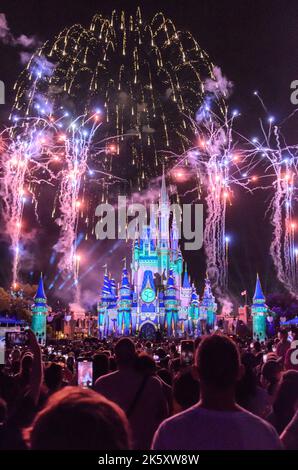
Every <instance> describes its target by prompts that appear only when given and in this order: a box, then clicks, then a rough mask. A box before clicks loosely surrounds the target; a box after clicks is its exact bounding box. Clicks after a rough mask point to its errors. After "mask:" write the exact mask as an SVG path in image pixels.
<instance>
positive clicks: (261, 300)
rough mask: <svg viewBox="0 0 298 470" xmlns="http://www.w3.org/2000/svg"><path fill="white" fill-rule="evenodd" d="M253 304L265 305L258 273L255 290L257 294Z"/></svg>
mask: <svg viewBox="0 0 298 470" xmlns="http://www.w3.org/2000/svg"><path fill="white" fill-rule="evenodd" d="M253 303H258V304H260V303H265V296H264V293H263V289H262V286H261V281H260V278H259V274H258V273H257V279H256V288H255V293H254V296H253Z"/></svg>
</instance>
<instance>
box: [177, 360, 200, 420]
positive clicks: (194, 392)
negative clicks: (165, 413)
mask: <svg viewBox="0 0 298 470" xmlns="http://www.w3.org/2000/svg"><path fill="white" fill-rule="evenodd" d="M199 398H200V384H199V381H198V379H197V378H196V377H194V373H193V371H192V369H186V370H184V371H181V372H179V373H178V374H177V375H176V377H175V378H174V382H173V399H174V413H179V412H180V411H184V410H187V408H190V407H191V406H193V405H195V404H196V403H198V401H199Z"/></svg>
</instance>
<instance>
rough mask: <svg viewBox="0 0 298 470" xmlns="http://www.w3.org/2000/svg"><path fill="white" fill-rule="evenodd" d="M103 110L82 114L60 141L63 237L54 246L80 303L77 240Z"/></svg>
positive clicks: (60, 193) (58, 219)
mask: <svg viewBox="0 0 298 470" xmlns="http://www.w3.org/2000/svg"><path fill="white" fill-rule="evenodd" d="M99 114H100V113H99V112H96V113H95V114H94V115H92V116H90V117H88V118H87V117H86V116H79V117H78V118H76V119H75V120H73V121H72V122H71V124H70V125H69V126H68V127H67V129H66V131H65V133H63V134H60V136H59V137H58V140H59V141H60V142H62V143H63V148H64V167H63V169H62V170H61V173H60V189H59V196H58V199H59V211H60V216H59V217H58V218H57V219H56V222H57V224H58V225H59V226H60V237H59V240H58V242H57V243H56V245H55V246H54V249H55V250H56V252H57V253H59V254H60V255H61V258H60V261H59V264H58V268H59V269H60V270H61V271H62V272H65V273H70V272H72V273H73V280H74V284H75V286H76V300H75V301H76V302H79V286H78V275H79V265H80V259H81V258H80V254H78V253H77V246H76V239H77V229H78V222H79V215H80V211H81V209H82V206H83V205H84V198H83V197H82V198H81V196H82V190H83V185H82V179H83V178H84V176H85V174H86V171H87V169H88V159H89V157H90V147H91V144H92V142H93V139H94V135H95V133H96V131H97V130H98V128H99V127H100V125H101V122H99V121H100V118H99Z"/></svg>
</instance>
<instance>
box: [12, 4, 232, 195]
mask: <svg viewBox="0 0 298 470" xmlns="http://www.w3.org/2000/svg"><path fill="white" fill-rule="evenodd" d="M40 58H43V61H42V66H43V67H42V71H40V69H41V67H40V66H39V63H40ZM51 64H52V66H51ZM53 64H55V66H53ZM32 69H33V72H32ZM34 70H35V73H34ZM44 70H45V71H46V73H45V72H44ZM208 79H209V80H208ZM217 82H220V83H221V86H227V83H225V82H224V78H223V77H222V76H221V73H220V70H219V69H218V68H216V67H213V64H212V63H211V62H210V60H209V58H208V56H207V54H206V52H205V51H204V50H203V49H202V48H201V47H200V45H199V44H198V42H197V41H196V39H195V38H194V37H193V36H192V35H191V34H190V33H189V32H188V31H179V30H178V29H177V28H176V26H175V24H174V23H173V21H171V19H169V18H167V17H166V16H165V15H164V14H163V13H157V14H156V15H154V17H153V18H152V19H150V20H148V21H146V20H145V19H143V18H142V15H141V11H140V9H139V8H138V9H137V11H136V14H135V15H127V14H126V13H125V12H124V11H120V12H116V11H113V12H112V13H111V15H110V16H109V17H105V16H103V15H100V14H97V15H95V16H94V17H93V19H92V21H91V24H90V26H89V27H84V26H82V25H79V24H76V25H73V26H71V27H70V28H65V29H64V30H63V31H61V32H60V33H59V34H58V36H56V37H55V38H54V40H53V41H47V42H46V43H45V44H44V45H43V46H42V47H41V48H40V49H39V50H38V51H37V52H36V53H35V54H34V56H33V57H32V58H31V59H30V62H29V63H28V65H27V68H26V69H25V70H24V71H23V72H22V74H21V75H20V77H19V79H18V81H17V83H16V85H15V90H16V97H15V104H14V107H13V112H17V113H18V114H21V115H31V114H32V111H33V109H34V107H35V103H36V96H38V95H39V94H42V95H43V96H46V97H47V98H48V99H49V100H50V101H51V103H52V105H53V110H54V113H56V112H57V110H58V109H59V108H60V106H61V105H62V106H66V107H68V104H69V105H70V106H69V109H70V110H71V112H72V114H73V115H75V116H78V115H82V114H87V113H88V112H89V113H90V114H91V113H92V111H91V110H93V109H94V108H96V107H98V106H99V107H101V109H102V110H103V111H104V112H103V122H102V128H101V136H102V138H103V139H106V138H110V137H111V136H117V138H116V141H115V145H116V154H117V155H119V157H120V158H114V159H111V160H110V167H109V168H107V171H109V172H110V173H112V174H114V175H121V176H123V177H125V178H126V179H128V180H129V181H130V182H131V185H132V186H133V188H132V190H134V189H137V190H138V191H140V190H141V189H142V188H144V187H146V183H147V181H148V178H150V177H156V176H157V175H158V174H160V173H161V166H162V165H161V163H162V162H163V158H162V157H161V156H162V153H161V152H162V151H163V150H173V151H175V152H177V153H183V152H184V151H186V149H187V148H189V146H190V145H191V142H192V138H193V129H192V128H190V125H189V122H188V121H187V117H186V116H191V117H194V115H195V112H196V111H197V109H198V108H199V107H200V106H201V104H202V102H203V100H204V96H205V90H207V91H208V90H210V92H211V93H214V94H215V95H216V94H217V92H218V87H217V86H214V85H215V84H217ZM28 90H29V93H28ZM218 102H219V106H220V107H222V108H223V109H224V108H225V102H224V100H223V99H222V95H220V96H219V97H218ZM124 159H125V166H124V165H123V160H124ZM124 171H125V172H126V173H124ZM107 191H108V190H107Z"/></svg>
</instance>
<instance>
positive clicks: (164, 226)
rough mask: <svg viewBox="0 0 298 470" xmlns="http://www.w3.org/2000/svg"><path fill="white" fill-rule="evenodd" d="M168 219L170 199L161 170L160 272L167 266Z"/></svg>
mask: <svg viewBox="0 0 298 470" xmlns="http://www.w3.org/2000/svg"><path fill="white" fill-rule="evenodd" d="M169 220H170V201H169V196H168V192H167V187H166V178H165V173H164V171H163V174H162V180H161V192H160V202H159V248H160V255H161V266H160V269H161V272H162V271H163V270H164V269H166V270H168V268H169V244H170V243H169V235H170V234H169Z"/></svg>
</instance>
